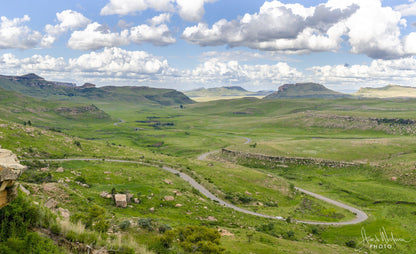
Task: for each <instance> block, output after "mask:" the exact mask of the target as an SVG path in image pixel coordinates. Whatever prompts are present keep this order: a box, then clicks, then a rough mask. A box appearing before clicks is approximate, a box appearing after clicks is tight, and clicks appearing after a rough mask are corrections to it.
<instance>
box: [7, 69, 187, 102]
mask: <svg viewBox="0 0 416 254" xmlns="http://www.w3.org/2000/svg"><path fill="white" fill-rule="evenodd" d="M0 87H1V88H3V89H7V90H11V91H16V92H19V93H21V94H24V95H27V96H31V97H36V98H48V99H55V100H70V101H81V102H87V101H103V102H107V101H113V102H129V103H136V104H153V105H165V106H167V105H179V104H189V103H192V100H191V99H189V98H188V97H187V96H186V95H184V94H183V93H181V92H178V91H176V90H173V89H157V88H150V87H145V86H143V87H129V86H126V87H115V86H107V87H98V88H97V87H93V86H81V87H75V86H71V85H68V84H66V83H59V82H51V81H46V80H44V79H43V78H41V77H39V76H37V75H35V74H28V75H25V76H21V77H9V76H0Z"/></svg>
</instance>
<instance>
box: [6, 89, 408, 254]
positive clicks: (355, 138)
mask: <svg viewBox="0 0 416 254" xmlns="http://www.w3.org/2000/svg"><path fill="white" fill-rule="evenodd" d="M162 93H163V91H162ZM6 95H7V96H6ZM1 96H2V97H1V98H3V99H1V100H0V105H1V107H0V108H1V109H2V110H1V111H0V116H1V119H2V120H0V144H1V145H2V147H3V148H6V149H10V150H13V151H14V152H15V153H16V154H17V155H18V156H19V158H20V159H21V160H25V159H37V160H35V161H25V162H24V163H25V164H27V165H28V166H29V170H28V171H27V172H26V173H24V175H22V178H21V183H22V184H23V185H24V186H25V187H26V188H27V189H29V190H30V191H31V195H30V196H28V197H27V198H26V199H27V200H30V202H32V201H36V202H38V203H39V204H40V206H37V205H32V203H29V204H30V206H34V207H37V209H41V210H42V209H43V208H39V207H41V206H42V204H45V203H47V202H48V200H49V199H50V198H52V199H54V200H55V201H56V203H57V204H56V206H55V208H52V210H53V211H54V212H55V213H56V214H58V215H59V216H58V218H57V222H56V223H55V222H54V220H53V219H52V220H50V221H49V222H48V223H49V224H46V223H47V222H42V221H43V220H42V219H36V220H35V221H36V223H37V224H36V225H35V226H25V228H26V231H24V232H25V233H24V234H23V235H20V236H13V237H14V238H13V239H15V238H16V237H17V238H18V239H20V240H22V239H26V238H25V237H26V235H31V237H32V236H33V234H35V233H33V230H34V229H33V227H39V228H43V229H45V230H47V235H49V236H50V237H51V238H52V239H54V238H53V237H55V238H56V237H58V238H59V239H62V240H63V239H65V241H66V244H64V245H63V247H65V248H69V247H68V246H71V247H70V248H74V247H75V246H74V245H75V244H77V242H78V244H79V246H78V247H79V248H82V247H83V246H84V245H89V246H93V247H94V248H96V249H99V248H102V247H105V248H106V249H108V250H113V251H114V250H116V251H118V252H117V253H151V252H153V253H184V252H185V253H187V252H191V251H194V252H200V253H210V252H211V253H221V252H223V253H357V252H358V253H359V252H360V251H361V253H364V252H367V253H392V252H393V253H414V252H415V251H416V244H415V242H414V241H413V238H414V235H416V234H415V233H416V229H415V227H414V225H416V216H415V214H416V202H415V200H416V191H415V188H414V187H415V185H416V173H415V162H416V149H415V147H416V140H415V137H414V135H415V134H416V125H415V121H416V115H415V114H414V112H415V109H416V100H400V99H394V100H393V99H392V100H378V99H371V100H370V99H366V100H358V99H349V98H338V99H279V100H260V99H255V98H245V99H237V100H221V101H215V102H207V103H195V104H182V103H177V104H175V105H173V106H169V107H167V106H161V105H160V104H158V105H149V104H147V103H143V104H140V103H136V102H135V103H130V102H129V101H125V102H120V101H115V102H111V103H107V102H104V101H102V100H87V99H86V100H85V101H84V102H86V103H81V101H78V102H76V103H75V102H69V101H50V100H39V99H33V98H29V97H24V96H23V95H21V94H18V93H15V92H10V91H7V92H6V91H5V90H2V91H1ZM6 97H7V98H6ZM56 98H57V97H56ZM11 101H13V102H14V103H15V104H16V105H17V107H18V108H19V110H20V111H21V112H20V113H19V112H13V109H12V107H11V106H10V102H11ZM25 103H26V104H25ZM79 103H81V104H79ZM85 105H94V110H92V112H97V114H95V113H94V114H93V113H92V112H90V111H87V112H84V113H85V114H91V117H83V116H82V114H84V113H83V112H82V111H81V112H78V111H76V110H72V111H71V112H74V113H73V114H69V113H67V112H66V111H65V110H64V111H59V110H57V109H58V108H62V107H64V108H65V107H66V108H74V107H75V108H76V107H81V108H82V107H85ZM181 105H182V106H181ZM91 107H92V106H91ZM40 109H43V111H42V110H40ZM98 112H99V114H98ZM46 114H47V115H48V116H46ZM97 115H100V116H105V117H101V118H100V117H98V116H97ZM69 116H70V117H69ZM100 119H101V120H100ZM119 119H122V120H119ZM29 121H30V123H29ZM246 138H250V139H251V142H250V143H247V144H245V142H246V141H247V139H246ZM254 144H255V145H254ZM221 148H227V149H229V150H232V151H239V152H241V154H250V155H264V156H263V157H261V156H260V157H256V156H230V155H227V154H224V153H216V154H213V155H211V156H209V158H210V159H211V160H210V161H200V160H197V157H198V156H199V155H200V154H202V153H205V152H208V151H216V150H221ZM271 156H274V157H279V158H287V160H286V161H285V162H279V163H277V162H275V161H272V160H267V159H263V158H268V157H271ZM80 157H82V158H99V159H102V158H107V159H109V158H112V159H122V160H130V161H135V162H137V163H121V162H108V161H104V160H97V161H89V162H86V161H61V162H50V161H49V162H48V161H43V160H42V159H48V158H80ZM323 161H324V162H325V163H320V162H323ZM162 166H170V167H172V168H175V169H177V170H180V171H182V172H184V173H186V174H188V175H190V176H192V177H193V178H194V179H195V180H196V181H197V182H199V183H200V184H202V185H203V186H205V187H206V188H207V189H208V190H210V191H211V192H212V193H214V194H215V195H217V196H218V197H220V198H221V199H224V200H226V201H228V202H229V203H233V204H235V205H236V206H240V207H243V208H245V209H248V210H252V211H256V212H260V213H264V214H270V215H276V216H283V217H284V218H287V220H286V221H279V220H272V219H266V218H259V217H255V216H252V215H247V214H243V213H240V212H237V211H234V210H231V209H229V208H225V207H222V206H219V205H218V204H216V203H215V202H212V201H210V200H208V199H207V198H206V197H204V196H203V195H202V194H201V193H200V192H199V191H197V190H196V189H194V188H192V187H191V186H190V185H189V184H188V183H187V182H185V181H184V180H182V179H181V178H180V177H179V176H177V175H175V174H171V173H169V172H167V171H165V170H163V169H162V168H161V167H162ZM295 186H298V187H300V188H304V189H306V190H309V191H313V192H315V193H318V194H321V195H323V196H326V197H329V198H332V199H334V200H338V201H340V202H343V203H346V204H349V205H352V206H354V207H357V208H359V209H361V210H363V211H365V212H366V213H367V214H368V215H369V219H368V220H367V221H365V222H364V223H361V224H357V225H348V226H339V227H332V226H322V225H315V226H314V225H305V224H296V223H294V222H293V219H295V220H309V221H330V222H335V221H349V220H351V219H352V218H353V217H354V215H353V214H351V213H349V212H348V211H346V210H344V209H341V208H339V207H336V206H333V205H330V204H327V203H325V202H323V201H320V200H317V199H314V198H312V197H309V196H306V195H304V194H302V193H299V192H297V191H296V190H295V189H294V187H295ZM103 193H104V194H106V195H110V197H107V196H106V195H103ZM116 193H125V194H130V195H133V196H132V198H131V200H132V201H131V202H130V203H129V204H128V205H127V207H126V208H118V207H116V206H115V203H114V201H113V200H112V194H116ZM21 195H23V194H21ZM172 198H173V200H172ZM135 199H137V200H136V201H137V202H134V200H135ZM169 200H171V201H169ZM10 208H12V207H10ZM60 208H61V210H59V209H60ZM25 209H26V208H25ZM62 209H67V210H68V212H69V218H65V217H63V216H61V214H62ZM29 210H30V209H29ZM42 211H43V210H42ZM2 212H3V210H2ZM38 221H39V222H38ZM41 222H42V223H41ZM383 230H385V231H383ZM363 231H365V234H366V235H367V241H363V238H362V232H363ZM22 232H23V231H22ZM380 232H386V234H387V235H388V239H385V238H384V240H385V241H384V242H381V243H382V244H387V245H386V248H387V247H388V246H389V245H388V244H390V245H391V246H390V247H391V249H375V248H374V247H371V245H372V244H373V245H374V244H376V245H378V244H379V243H380V242H378V243H377V242H375V241H374V239H375V238H376V237H377V238H378V239H381V238H382V237H381V235H380V234H381V233H380ZM218 233H219V234H220V235H221V237H219V235H218ZM383 234H384V233H383ZM392 234H393V236H394V238H395V242H394V241H393V239H392ZM36 237H39V236H38V235H36ZM8 238H9V237H8ZM178 239H179V240H178ZM20 240H19V241H20ZM54 240H55V239H54ZM387 240H388V242H386V241H387ZM2 241H10V243H9V244H8V245H2V246H9V247H8V248H9V249H10V246H13V244H14V243H13V241H14V240H3V239H2ZM39 242H41V241H39ZM58 242H59V241H58ZM49 243H50V242H49ZM45 244H47V243H45ZM83 244H84V245H83ZM383 247H384V246H383ZM34 248H37V247H36V246H35V247H32V249H34ZM70 248H69V249H70ZM34 253H37V252H34Z"/></svg>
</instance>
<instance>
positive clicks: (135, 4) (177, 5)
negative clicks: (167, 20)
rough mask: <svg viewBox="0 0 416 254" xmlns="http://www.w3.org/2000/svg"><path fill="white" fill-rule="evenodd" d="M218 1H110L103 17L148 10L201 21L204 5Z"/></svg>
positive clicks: (103, 12)
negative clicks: (172, 13)
mask: <svg viewBox="0 0 416 254" xmlns="http://www.w3.org/2000/svg"><path fill="white" fill-rule="evenodd" d="M215 1H216V0H110V3H108V4H107V5H106V6H104V8H103V9H101V15H113V14H118V15H128V14H134V13H137V12H140V11H144V10H147V9H154V10H156V11H167V12H177V13H179V15H180V16H181V18H183V19H184V20H187V21H192V22H195V21H199V20H201V19H202V17H203V15H204V13H205V10H204V4H205V3H208V2H215Z"/></svg>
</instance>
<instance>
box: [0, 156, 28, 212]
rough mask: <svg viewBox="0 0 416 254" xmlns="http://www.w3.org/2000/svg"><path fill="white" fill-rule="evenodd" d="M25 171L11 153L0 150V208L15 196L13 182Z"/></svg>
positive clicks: (15, 191)
mask: <svg viewBox="0 0 416 254" xmlns="http://www.w3.org/2000/svg"><path fill="white" fill-rule="evenodd" d="M25 169H26V166H23V165H21V164H20V163H19V161H18V160H17V157H16V155H15V154H13V153H12V151H9V150H6V149H0V208H2V207H4V206H6V205H7V204H9V203H10V202H11V201H12V200H13V199H14V198H15V197H16V194H17V190H16V187H17V186H15V185H14V182H15V181H16V180H17V178H18V177H19V176H20V175H21V174H22V172H23V171H24V170H25Z"/></svg>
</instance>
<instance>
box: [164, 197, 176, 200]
mask: <svg viewBox="0 0 416 254" xmlns="http://www.w3.org/2000/svg"><path fill="white" fill-rule="evenodd" d="M163 200H165V201H174V200H175V198H174V197H173V196H165V198H164V199H163Z"/></svg>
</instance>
